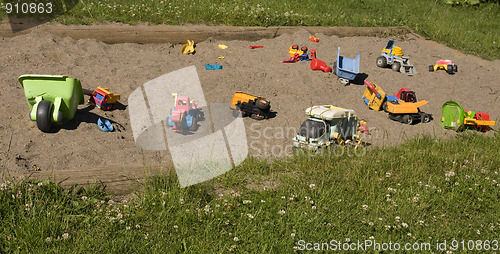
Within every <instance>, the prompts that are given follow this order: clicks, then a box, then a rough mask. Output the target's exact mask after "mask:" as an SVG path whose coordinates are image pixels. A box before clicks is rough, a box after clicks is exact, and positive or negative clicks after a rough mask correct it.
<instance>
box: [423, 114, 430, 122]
mask: <svg viewBox="0 0 500 254" xmlns="http://www.w3.org/2000/svg"><path fill="white" fill-rule="evenodd" d="M430 121H431V115H429V114H422V122H423V123H428V122H430Z"/></svg>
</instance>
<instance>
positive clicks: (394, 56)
mask: <svg viewBox="0 0 500 254" xmlns="http://www.w3.org/2000/svg"><path fill="white" fill-rule="evenodd" d="M395 43H396V41H394V40H389V41H387V44H386V45H385V47H384V49H382V55H381V56H379V57H378V58H377V66H378V67H380V68H385V67H387V66H391V68H392V70H393V71H399V72H401V73H405V74H408V75H414V74H417V71H416V70H415V67H414V66H413V65H412V64H411V63H410V58H408V57H405V56H403V50H402V49H401V48H400V47H396V46H394V44H395Z"/></svg>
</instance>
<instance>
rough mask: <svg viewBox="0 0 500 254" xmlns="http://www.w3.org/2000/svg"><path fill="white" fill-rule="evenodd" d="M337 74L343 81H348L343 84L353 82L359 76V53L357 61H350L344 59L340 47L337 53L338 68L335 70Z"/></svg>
mask: <svg viewBox="0 0 500 254" xmlns="http://www.w3.org/2000/svg"><path fill="white" fill-rule="evenodd" d="M335 74H337V76H338V77H339V78H341V79H344V80H347V82H346V81H342V80H341V82H342V83H344V82H346V83H345V84H347V83H348V82H349V81H352V80H354V79H355V78H356V75H358V74H359V53H358V55H357V56H356V58H355V59H350V58H347V57H343V56H341V55H340V47H339V48H338V51H337V66H336V70H335Z"/></svg>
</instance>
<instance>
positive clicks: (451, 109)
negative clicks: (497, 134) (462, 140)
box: [440, 101, 496, 132]
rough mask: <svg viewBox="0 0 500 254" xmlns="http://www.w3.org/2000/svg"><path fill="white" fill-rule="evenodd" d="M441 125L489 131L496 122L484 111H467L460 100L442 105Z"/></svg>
mask: <svg viewBox="0 0 500 254" xmlns="http://www.w3.org/2000/svg"><path fill="white" fill-rule="evenodd" d="M441 114H442V116H441V121H440V125H441V127H442V128H445V129H453V130H455V131H462V130H465V129H468V128H471V127H472V128H475V129H476V130H478V131H483V132H484V131H488V130H489V129H490V126H494V125H495V124H496V122H495V121H491V120H490V114H488V113H483V112H473V111H466V110H464V109H463V108H462V106H461V105H460V104H459V103H458V102H454V101H447V102H445V103H444V104H443V106H442V107H441Z"/></svg>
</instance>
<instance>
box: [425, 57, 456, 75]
mask: <svg viewBox="0 0 500 254" xmlns="http://www.w3.org/2000/svg"><path fill="white" fill-rule="evenodd" d="M437 70H445V71H446V72H448V74H453V73H455V72H457V71H458V66H457V65H456V64H454V63H453V61H451V60H439V61H437V62H436V64H434V65H429V71H430V72H433V71H437Z"/></svg>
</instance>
